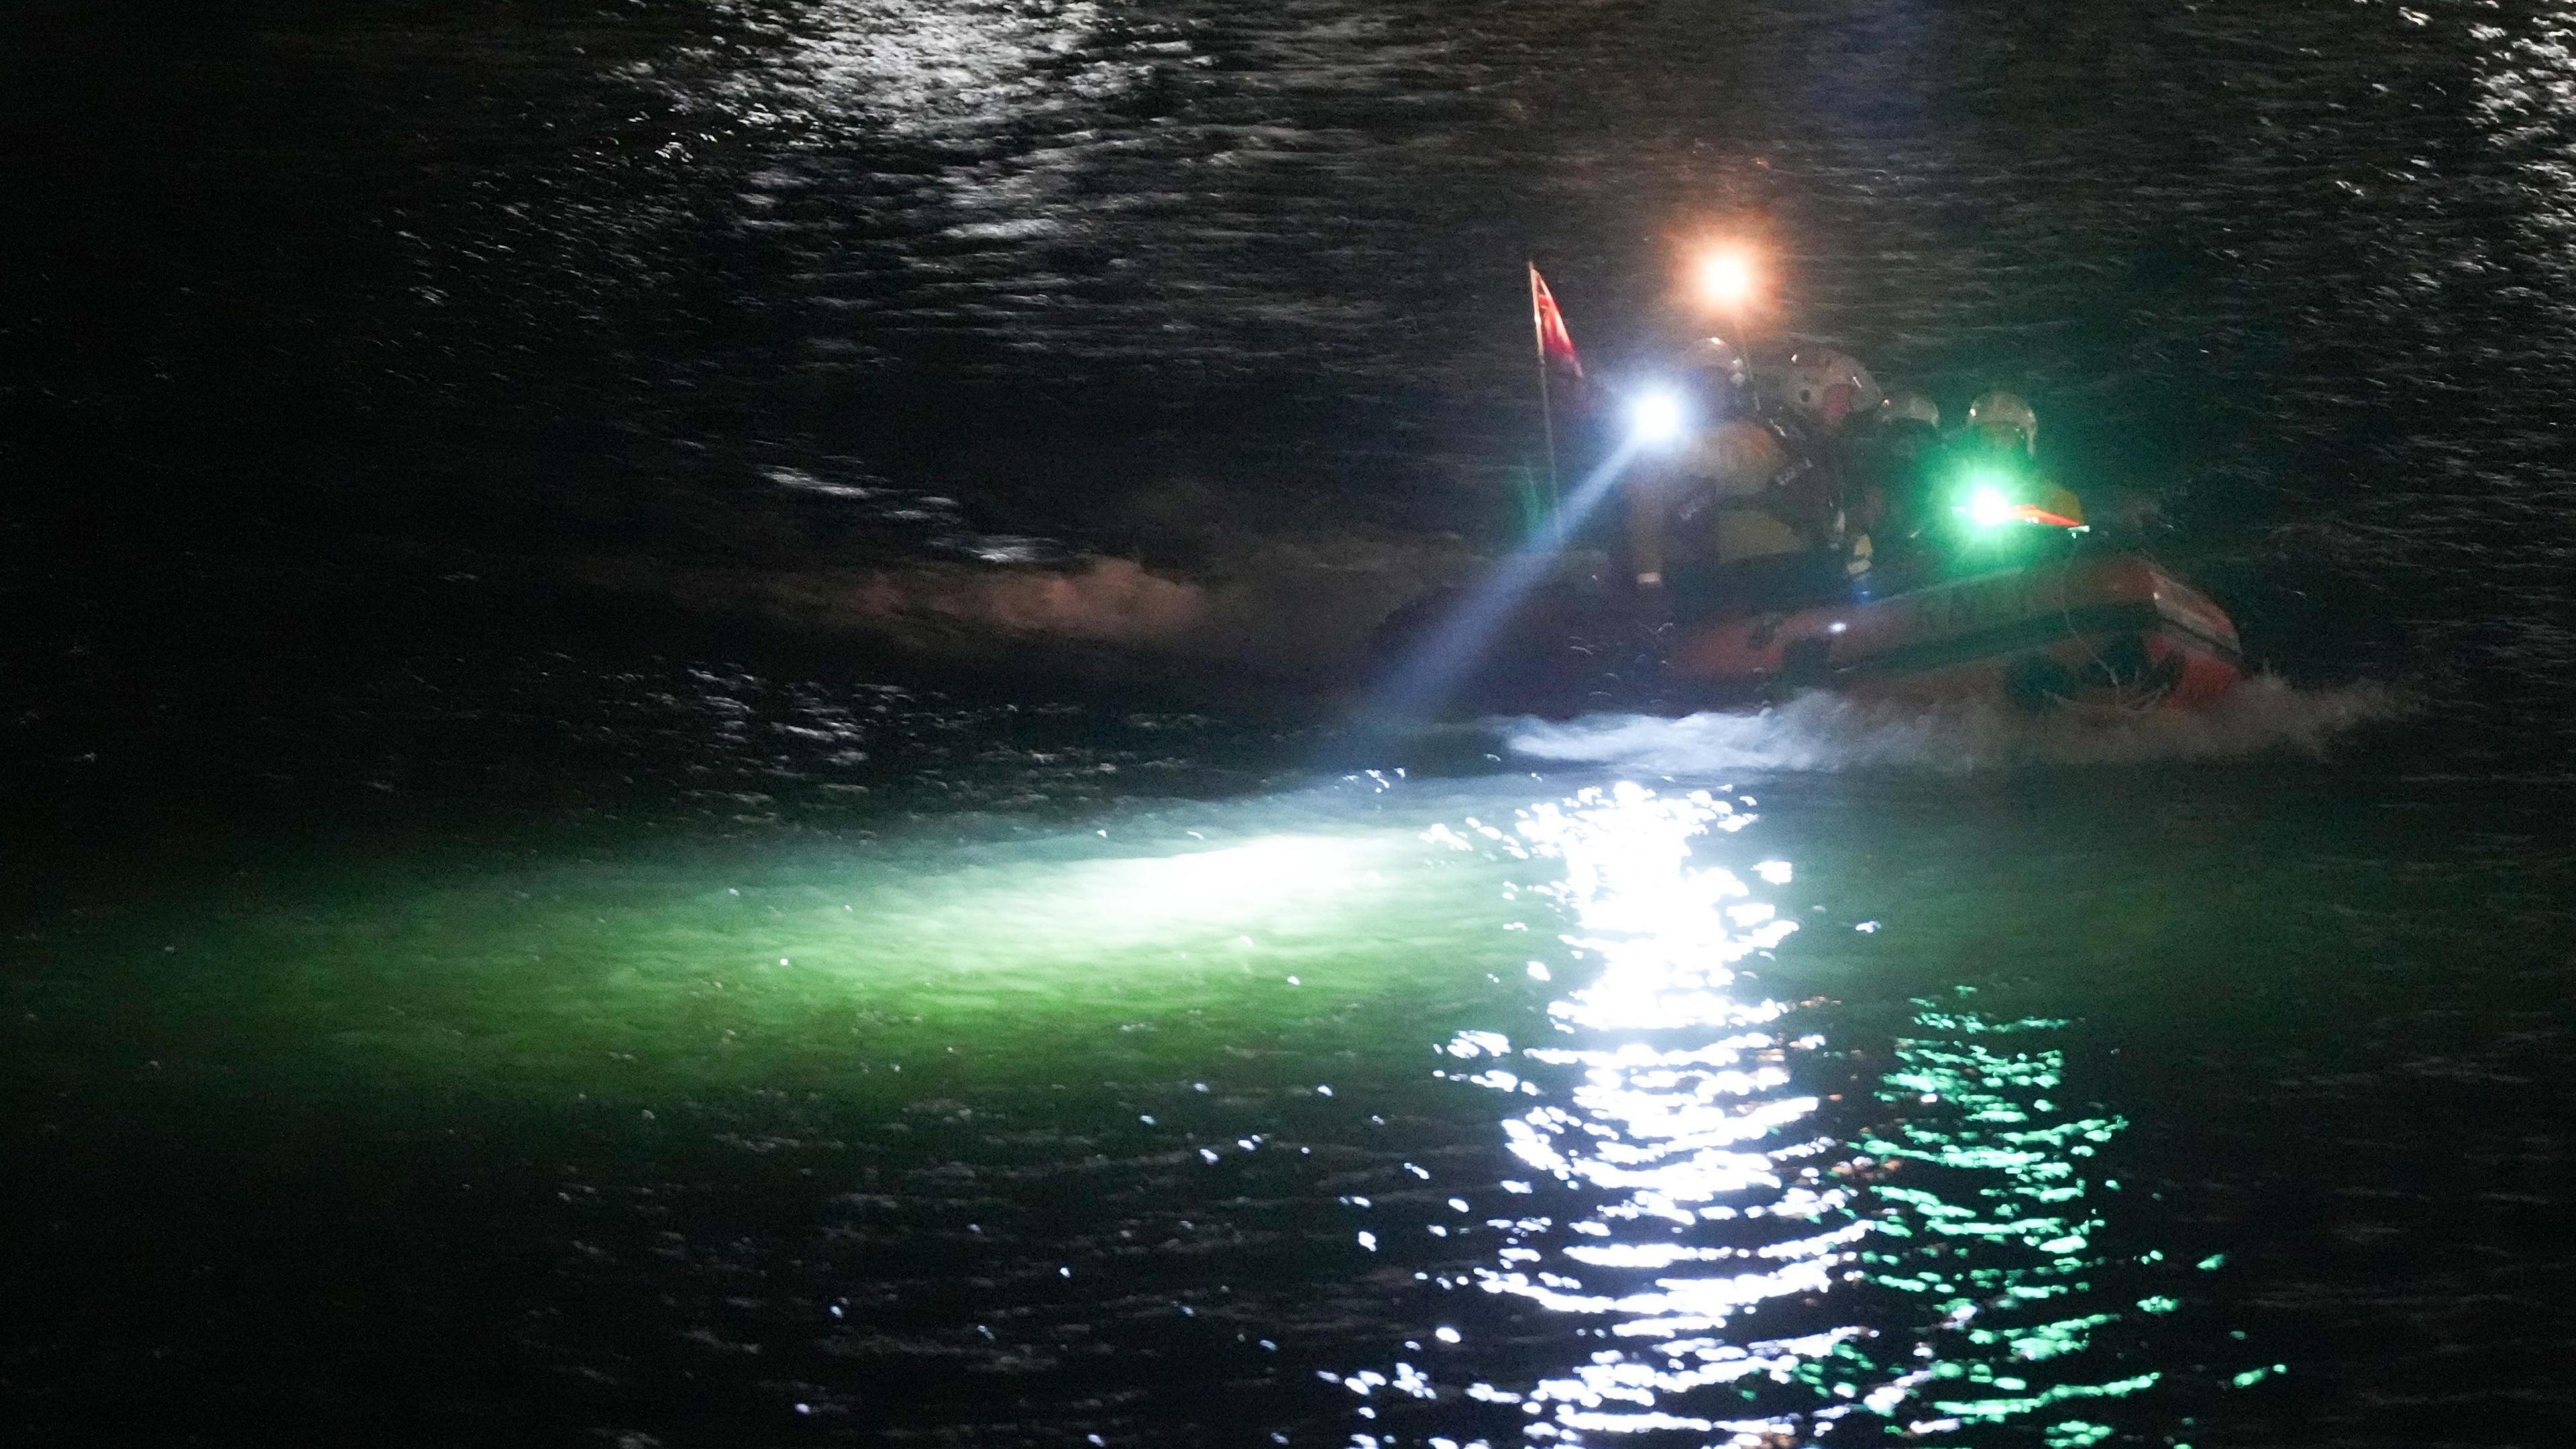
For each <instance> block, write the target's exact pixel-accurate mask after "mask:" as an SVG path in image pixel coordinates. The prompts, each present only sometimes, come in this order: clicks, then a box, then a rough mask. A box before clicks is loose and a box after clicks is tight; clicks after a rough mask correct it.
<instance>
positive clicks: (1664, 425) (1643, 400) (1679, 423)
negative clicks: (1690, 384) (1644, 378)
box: [1628, 387, 1690, 448]
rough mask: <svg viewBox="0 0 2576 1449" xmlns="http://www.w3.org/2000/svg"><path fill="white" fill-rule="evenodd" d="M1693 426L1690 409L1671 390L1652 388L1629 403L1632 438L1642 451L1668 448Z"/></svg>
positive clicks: (1675, 392) (1677, 393) (1631, 399)
mask: <svg viewBox="0 0 2576 1449" xmlns="http://www.w3.org/2000/svg"><path fill="white" fill-rule="evenodd" d="M1689 426H1690V408H1689V407H1688V406H1687V405H1686V404H1684V403H1683V401H1682V395H1681V394H1680V393H1679V392H1678V391H1675V390H1674V389H1672V388H1670V387H1650V388H1647V389H1646V390H1645V391H1643V392H1641V393H1638V394H1637V395H1636V396H1635V397H1633V398H1630V399H1629V400H1628V436H1629V438H1630V439H1631V440H1633V441H1634V442H1635V443H1636V444H1637V445H1638V446H1639V447H1645V448H1668V447H1670V446H1672V445H1673V444H1674V443H1677V442H1680V441H1681V437H1682V434H1683V433H1684V432H1685V431H1687V430H1688V428H1689Z"/></svg>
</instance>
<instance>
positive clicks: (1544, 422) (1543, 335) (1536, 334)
mask: <svg viewBox="0 0 2576 1449" xmlns="http://www.w3.org/2000/svg"><path fill="white" fill-rule="evenodd" d="M1521 265H1523V266H1524V267H1527V268H1528V269H1529V294H1530V343H1531V345H1532V346H1533V347H1534V348H1535V349H1536V350H1537V353H1538V417H1539V428H1540V430H1541V431H1542V433H1543V434H1544V435H1545V437H1546V439H1547V514H1548V517H1549V518H1550V519H1551V520H1553V519H1554V518H1555V517H1556V508H1557V504H1558V503H1559V502H1560V501H1561V500H1562V499H1563V496H1564V494H1563V490H1562V488H1561V487H1560V486H1559V485H1558V483H1557V477H1556V406H1555V403H1554V401H1553V400H1552V399H1551V398H1550V397H1549V396H1548V387H1547V320H1546V318H1545V317H1543V316H1541V315H1540V313H1539V308H1538V288H1539V281H1538V263H1536V262H1534V261H1531V260H1530V259H1529V258H1527V257H1523V258H1522V259H1521Z"/></svg>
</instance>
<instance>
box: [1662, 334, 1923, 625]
mask: <svg viewBox="0 0 2576 1449" xmlns="http://www.w3.org/2000/svg"><path fill="white" fill-rule="evenodd" d="M1693 351H1694V355H1695V356H1696V357H1697V358H1698V359H1699V363H1698V365H1697V366H1696V367H1695V368H1694V369H1693V375H1694V376H1695V378H1696V379H1697V383H1696V385H1695V386H1694V388H1693V389H1692V391H1693V393H1694V403H1695V404H1696V405H1697V406H1698V407H1699V408H1700V410H1701V411H1700V416H1699V419H1698V420H1697V423H1696V425H1695V426H1694V428H1693V430H1692V433H1691V435H1690V437H1689V438H1687V439H1686V440H1685V442H1684V443H1683V444H1682V446H1680V447H1679V448H1677V449H1675V450H1674V452H1673V453H1672V454H1671V455H1669V456H1668V457H1665V458H1663V459H1659V460H1656V461H1655V462H1653V463H1649V464H1647V465H1645V466H1643V467H1641V468H1640V470H1639V472H1638V474H1637V475H1636V476H1635V477H1633V478H1632V480H1631V482H1630V485H1629V489H1628V495H1629V508H1628V523H1629V550H1630V560H1631V564H1632V567H1633V569H1634V571H1635V576H1636V579H1637V582H1638V594H1639V598H1640V601H1641V603H1642V604H1643V605H1644V606H1645V607H1646V608H1647V609H1648V610H1649V612H1650V613H1655V614H1660V615H1665V616H1669V615H1671V614H1673V613H1679V614H1682V615H1683V616H1685V617H1698V616H1704V615H1708V614H1714V613H1726V612H1733V611H1737V610H1744V609H1793V608H1801V607H1804V606H1806V605H1809V604H1814V603H1820V602H1823V601H1824V600H1827V599H1831V598H1836V597H1840V596H1842V595H1843V594H1844V593H1845V592H1846V591H1847V590H1848V589H1849V587H1850V573H1851V569H1850V561H1851V557H1852V555H1851V553H1850V551H1849V548H1850V545H1851V543H1852V536H1851V535H1850V534H1849V531H1848V530H1847V528H1846V526H1845V517H1844V503H1845V498H1844V491H1845V486H1846V472H1847V470H1846V467H1845V464H1844V458H1843V455H1842V450H1843V441H1844V440H1843V435H1844V433H1845V432H1846V431H1847V430H1851V429H1855V428H1858V427H1861V426H1863V425H1864V423H1863V420H1865V419H1867V418H1869V417H1871V416H1872V415H1873V414H1874V412H1875V410H1876V409H1877V408H1878V406H1879V403H1880V401H1881V395H1880V393H1879V390H1878V384H1877V382H1876V381H1875V380H1874V379H1873V378H1871V376H1870V374H1869V370H1868V369H1867V368H1866V367H1863V366H1862V365H1861V364H1860V363H1859V362H1857V361H1856V360H1854V359H1853V358H1851V357H1850V356H1849V355H1847V354H1844V353H1841V352H1836V351H1833V350H1831V349H1824V348H1807V349H1802V350H1800V351H1799V352H1797V353H1793V354H1791V355H1790V356H1789V357H1788V358H1786V359H1785V360H1784V361H1782V362H1780V363H1778V364H1776V365H1772V366H1767V367H1761V368H1749V367H1747V366H1746V365H1745V361H1744V359H1743V357H1742V355H1741V354H1739V353H1737V352H1735V350H1734V349H1732V348H1729V347H1726V346H1725V345H1724V344H1723V343H1716V342H1715V341H1714V339H1712V341H1711V343H1706V344H1700V345H1699V346H1697V347H1695V348H1694V349H1693Z"/></svg>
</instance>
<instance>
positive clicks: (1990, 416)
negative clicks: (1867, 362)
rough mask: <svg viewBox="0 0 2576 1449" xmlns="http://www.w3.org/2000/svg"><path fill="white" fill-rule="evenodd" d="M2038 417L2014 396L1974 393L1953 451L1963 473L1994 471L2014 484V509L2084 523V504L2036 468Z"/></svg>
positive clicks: (2014, 394) (2037, 466) (2008, 393)
mask: <svg viewBox="0 0 2576 1449" xmlns="http://www.w3.org/2000/svg"><path fill="white" fill-rule="evenodd" d="M2038 444H2039V414H2038V413H2036V412H2033V411H2032V410H2031V406H2030V404H2029V403H2027V402H2024V401H2023V400H2022V399H2021V396H2020V395H2019V394H2017V393H2010V392H2005V391H2003V390H2002V389H2000V388H1998V389H1996V390H1994V391H1992V392H1986V393H1980V394H1978V396H1977V400H1976V401H1975V402H1972V403H1970V404H1968V426H1967V429H1966V431H1965V432H1963V433H1961V434H1960V436H1959V439H1958V442H1957V444H1956V446H1955V448H1954V451H1955V453H1956V454H1957V457H1958V461H1959V463H1960V465H1962V466H1963V467H1986V468H1996V469H2000V470H2001V471H2003V472H2004V473H2005V474H2007V475H2008V476H2009V477H2010V478H2011V479H2012V482H2013V484H2014V491H2015V493H2016V495H2017V496H2015V497H2014V498H2013V499H2012V500H2011V501H2012V502H2014V503H2016V504H2034V505H2036V506H2037V507H2038V508H2039V509H2040V510H2042V511H2043V512H2045V513H2047V514H2049V515H2050V516H2052V517H2055V518H2062V519H2066V520H2068V521H2069V522H2070V523H2072V524H2074V525H2078V526H2080V525H2082V523H2083V522H2084V504H2083V502H2082V501H2081V500H2079V499H2078V498H2077V497H2076V496H2075V495H2074V493H2072V492H2071V491H2069V490H2068V489H2067V488H2065V487H2064V486H2063V485H2061V484H2059V483H2058V482H2057V481H2056V480H2055V479H2053V478H2050V477H2049V476H2048V475H2047V474H2046V473H2044V472H2043V471H2041V469H2040V468H2039V465H2038V462H2037V458H2036V454H2037V449H2038Z"/></svg>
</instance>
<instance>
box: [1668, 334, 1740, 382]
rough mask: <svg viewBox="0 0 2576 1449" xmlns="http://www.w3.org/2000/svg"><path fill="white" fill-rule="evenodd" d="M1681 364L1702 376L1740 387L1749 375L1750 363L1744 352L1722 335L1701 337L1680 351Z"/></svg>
mask: <svg viewBox="0 0 2576 1449" xmlns="http://www.w3.org/2000/svg"><path fill="white" fill-rule="evenodd" d="M1682 366H1683V367H1684V368H1685V369H1687V370H1688V371H1691V372H1695V373H1698V374H1700V375H1701V376H1703V377H1707V378H1710V379H1712V380H1715V381H1720V382H1723V383H1725V384H1726V385H1728V386H1730V387H1742V386H1743V385H1744V380H1745V378H1746V377H1747V376H1749V375H1750V364H1749V363H1747V362H1746V361H1745V360H1744V353H1743V352H1742V351H1741V350H1740V349H1738V348H1737V347H1736V345H1735V344H1734V343H1732V342H1729V341H1727V340H1726V339H1725V338H1723V337H1703V338H1701V339H1699V340H1698V341H1696V342H1694V343H1692V344H1691V345H1690V346H1689V347H1688V348H1687V349H1685V350H1684V351H1683V353H1682Z"/></svg>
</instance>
